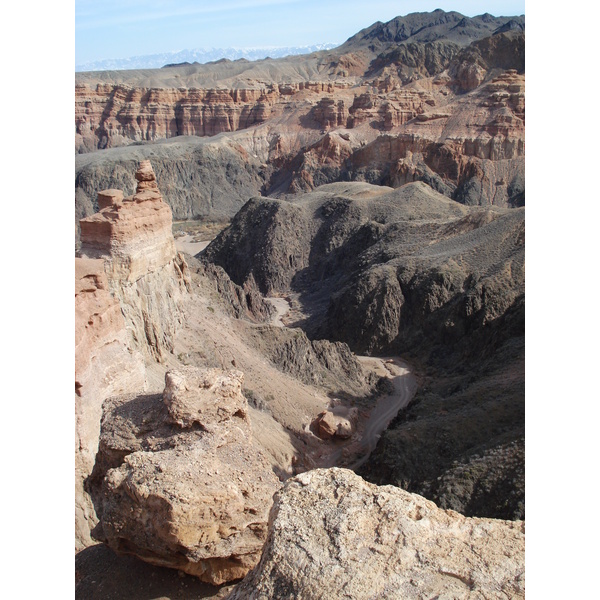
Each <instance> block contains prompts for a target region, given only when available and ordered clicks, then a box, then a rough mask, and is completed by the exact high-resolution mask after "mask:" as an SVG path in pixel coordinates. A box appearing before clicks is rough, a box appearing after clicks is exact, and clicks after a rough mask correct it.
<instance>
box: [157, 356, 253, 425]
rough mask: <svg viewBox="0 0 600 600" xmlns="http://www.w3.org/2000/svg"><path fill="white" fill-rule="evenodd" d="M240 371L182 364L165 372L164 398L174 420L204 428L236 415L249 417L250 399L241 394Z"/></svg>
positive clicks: (241, 375) (241, 377) (178, 422)
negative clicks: (196, 424)
mask: <svg viewBox="0 0 600 600" xmlns="http://www.w3.org/2000/svg"><path fill="white" fill-rule="evenodd" d="M243 381H244V374H243V373H242V372H241V371H234V370H230V371H222V370H221V369H198V368H196V367H185V366H184V367H180V368H179V369H177V370H172V371H169V372H167V374H166V375H165V391H164V392H163V400H164V403H165V405H166V406H167V409H168V411H169V416H170V418H171V420H172V422H173V423H175V424H177V425H179V426H180V427H191V426H192V425H193V424H194V423H198V424H199V425H200V426H201V427H202V428H203V429H206V430H208V429H209V428H210V427H211V426H214V425H218V424H219V423H221V422H222V421H227V420H229V419H231V418H232V417H233V416H234V415H235V416H239V417H241V418H244V419H245V418H246V415H247V410H248V402H247V400H246V398H244V396H243V395H242V382H243Z"/></svg>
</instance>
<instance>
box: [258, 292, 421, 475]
mask: <svg viewBox="0 0 600 600" xmlns="http://www.w3.org/2000/svg"><path fill="white" fill-rule="evenodd" d="M265 299H266V300H268V301H269V302H270V303H271V304H273V306H275V308H276V309H277V314H276V315H275V317H273V320H272V321H271V325H275V326H277V327H284V326H285V325H284V323H283V321H282V318H283V316H284V315H285V314H286V313H287V312H288V311H289V310H290V302H289V301H288V300H287V299H285V298H265ZM356 358H357V359H358V360H359V361H360V362H361V364H362V365H363V366H364V367H365V368H366V369H368V370H372V371H375V372H376V373H378V374H379V375H380V376H382V377H387V378H388V379H389V380H390V381H391V383H392V386H393V391H392V392H391V393H390V394H386V395H384V396H380V397H379V398H378V400H377V405H376V406H375V408H373V410H372V411H371V413H370V415H369V417H368V419H367V421H366V423H365V424H363V425H362V426H360V427H359V431H362V434H361V435H360V438H359V439H358V440H357V442H355V443H354V444H351V446H352V450H353V452H352V454H354V455H355V456H360V457H361V458H360V459H358V460H357V461H355V462H353V463H352V464H350V465H348V468H349V469H352V470H356V469H358V467H360V466H361V465H362V464H363V463H364V462H365V461H366V460H367V458H368V457H369V455H370V454H371V452H373V450H375V446H377V442H378V440H379V438H380V436H381V433H382V432H383V431H385V430H386V429H387V427H388V425H389V424H390V421H391V420H392V419H393V418H394V417H395V416H396V415H397V414H398V411H400V410H401V409H403V408H404V407H406V406H408V404H409V402H410V401H411V400H412V399H413V397H414V395H415V393H416V391H417V380H416V378H415V376H414V375H413V373H412V370H411V368H410V365H408V363H406V362H405V361H403V360H402V359H401V358H400V357H399V356H391V357H373V356H357V357H356ZM348 450H349V448H347V449H346V452H347V451H348ZM342 453H343V448H341V447H340V448H338V449H336V450H334V451H333V452H332V453H331V454H330V455H329V456H328V457H327V460H326V463H325V464H323V465H322V466H332V467H333V466H339V465H340V463H341V459H342V455H343V454H342Z"/></svg>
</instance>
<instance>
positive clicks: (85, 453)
mask: <svg viewBox="0 0 600 600" xmlns="http://www.w3.org/2000/svg"><path fill="white" fill-rule="evenodd" d="M136 178H137V181H138V190H137V192H136V194H134V195H133V196H131V197H128V198H124V196H123V192H122V191H121V190H115V189H112V190H104V191H103V192H102V193H100V194H99V195H98V205H99V207H100V212H98V213H96V214H95V215H93V216H92V217H89V218H88V219H82V221H81V227H82V247H81V252H80V253H79V257H78V258H76V259H75V266H76V270H75V273H76V279H75V283H76V289H75V308H76V339H75V349H76V354H75V410H76V415H77V421H76V440H77V447H76V475H77V476H76V530H77V535H76V545H77V547H85V546H87V545H89V544H90V543H92V541H91V538H90V533H89V532H90V529H91V527H93V526H94V525H95V521H96V517H95V514H94V511H93V508H92V506H91V502H90V500H89V496H88V494H87V491H86V490H85V480H86V478H87V477H88V476H89V475H90V473H91V472H92V467H93V465H94V460H95V457H96V452H97V449H98V438H99V434H100V417H101V414H102V403H103V401H104V400H105V399H106V398H108V397H109V396H112V395H119V394H124V393H131V392H134V391H143V390H144V389H146V388H147V387H148V374H147V372H146V367H147V365H149V364H151V363H153V362H156V361H162V360H164V359H165V357H166V355H167V354H168V353H169V352H170V350H171V349H172V347H173V336H174V334H175V331H176V329H177V326H178V324H179V321H180V309H179V306H178V304H179V303H180V302H181V299H182V296H183V294H185V293H186V285H187V278H186V269H187V266H186V264H185V261H184V260H183V258H182V257H181V256H180V255H178V254H177V253H176V252H175V245H174V240H173V234H172V233H171V210H170V208H169V207H168V205H167V204H165V203H164V202H163V201H162V198H161V195H160V192H159V191H158V187H157V184H156V179H155V176H154V172H153V171H152V167H151V165H150V163H142V164H141V165H140V168H139V169H138V171H137V173H136Z"/></svg>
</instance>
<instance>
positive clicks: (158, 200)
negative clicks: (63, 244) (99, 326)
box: [79, 161, 189, 360]
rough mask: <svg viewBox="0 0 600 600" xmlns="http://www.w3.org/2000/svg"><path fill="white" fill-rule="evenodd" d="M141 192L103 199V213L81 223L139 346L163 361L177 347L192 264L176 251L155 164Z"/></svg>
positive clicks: (88, 251) (84, 247)
mask: <svg viewBox="0 0 600 600" xmlns="http://www.w3.org/2000/svg"><path fill="white" fill-rule="evenodd" d="M135 176H136V180H137V182H138V184H137V190H136V193H135V194H133V195H132V196H129V197H126V198H124V197H123V192H122V191H120V190H114V189H111V190H104V191H102V192H100V193H99V194H98V206H99V208H100V210H99V212H98V213H96V214H94V215H92V216H91V217H87V218H85V219H81V221H80V225H81V248H80V251H79V254H80V255H81V256H84V257H87V258H102V259H103V260H104V265H105V266H104V269H105V272H106V275H107V278H108V282H109V287H110V290H111V291H112V293H113V294H114V295H115V296H116V297H118V298H119V301H120V304H121V309H122V311H123V313H124V316H125V320H126V322H127V325H128V326H129V327H130V328H131V329H132V334H133V339H134V342H135V344H136V347H137V348H138V349H139V350H140V351H141V352H143V353H144V354H146V355H149V356H150V357H152V358H153V359H157V360H162V359H164V357H165V354H166V353H168V352H170V351H171V350H172V348H173V337H174V335H175V331H176V329H177V326H178V325H179V323H180V321H181V314H180V308H179V304H180V302H181V301H182V297H183V296H184V295H185V293H186V292H187V289H188V287H189V276H188V272H187V264H186V262H185V259H184V258H183V255H181V254H179V253H177V252H176V250H175V241H174V238H173V233H172V231H171V229H172V216H171V209H170V208H169V205H168V204H166V203H165V202H164V201H163V199H162V195H161V193H160V190H159V189H158V184H157V182H156V176H155V174H154V171H153V169H152V166H151V164H150V161H142V162H141V163H140V165H139V168H138V170H137V172H136V175H135Z"/></svg>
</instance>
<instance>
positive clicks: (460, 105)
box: [75, 10, 525, 599]
mask: <svg viewBox="0 0 600 600" xmlns="http://www.w3.org/2000/svg"><path fill="white" fill-rule="evenodd" d="M524 40H525V34H524V18H523V17H500V18H496V17H492V16H491V15H487V14H486V15H480V16H478V17H473V18H468V17H464V16H463V15H460V14H459V13H454V12H449V13H446V12H444V11H441V10H437V11H434V12H433V13H414V14H412V15H407V16H406V17H398V18H396V19H394V20H392V21H390V22H388V23H376V24H374V25H372V26H371V27H368V28H367V29H364V30H363V31H361V32H359V33H358V34H356V35H355V36H353V37H352V38H350V39H349V40H348V41H347V42H346V43H345V44H343V45H342V46H340V47H338V48H335V49H332V50H327V51H322V52H317V53H313V54H311V55H306V56H292V57H286V58H284V59H277V60H271V59H267V60H264V61H255V62H248V61H244V60H240V61H226V60H224V61H217V62H215V63H211V64H207V65H189V64H187V65H180V66H178V65H174V66H169V67H165V68H163V69H156V70H145V71H135V70H132V71H120V72H119V71H106V72H97V73H77V74H76V90H75V101H76V106H75V127H76V165H75V166H76V182H75V183H76V186H75V187H76V193H75V217H76V231H75V238H76V240H75V241H76V258H75V282H76V286H75V287H76V289H75V292H76V297H75V308H76V345H75V350H76V372H75V380H76V381H75V410H76V448H75V455H76V481H75V483H76V490H75V492H76V493H75V497H76V539H75V545H76V551H77V554H76V580H77V586H76V595H77V596H78V597H80V598H82V599H83V598H98V599H100V598H102V597H105V596H103V595H102V594H103V593H105V594H106V593H107V592H106V590H110V589H112V590H113V593H117V594H118V593H122V590H118V589H116V588H115V587H114V586H124V587H125V588H126V589H129V590H130V593H131V594H132V597H135V594H136V593H137V592H134V591H133V590H134V589H139V590H142V589H146V590H147V593H155V592H154V591H152V592H151V591H150V588H149V587H147V586H149V585H151V582H150V580H149V579H148V578H149V577H150V576H151V577H152V578H156V579H154V581H155V582H157V583H158V582H159V581H161V582H165V583H164V586H165V587H164V589H163V591H162V592H161V594H162V595H163V596H164V597H173V598H174V597H190V598H191V597H215V598H224V597H228V598H231V599H234V598H289V597H306V598H325V597H333V596H335V595H336V594H339V593H341V592H340V590H343V593H344V594H346V596H347V597H351V598H370V597H390V598H396V597H398V598H401V597H402V598H424V597H432V596H435V595H438V596H440V597H441V596H445V597H446V596H447V597H469V598H471V597H472V598H480V597H485V598H505V597H511V598H522V597H524V518H525V492H524V443H525V442H524V439H525V432H524V302H525V300H524V298H525V276H524V258H525V209H524V196H525V183H524V181H525V179H524V174H525V162H524V161H525V148H524V133H525V103H524ZM194 231H196V232H198V231H202V232H203V233H202V234H198V233H195V234H190V232H194ZM174 233H175V235H174ZM98 542H101V543H102V544H103V546H100V545H98ZM106 549H110V552H114V553H115V554H110V553H109V554H107V553H106V552H109V551H108V550H106ZM140 561H141V562H140ZM100 564H102V565H106V569H104V571H103V572H102V573H101V572H100V567H99V566H98V565H100ZM95 565H96V566H95ZM148 569H149V570H148ZM169 570H172V571H173V572H174V573H177V572H179V573H180V575H179V576H178V577H179V579H180V581H179V582H178V581H177V580H175V579H173V580H172V579H170V576H169V575H168V574H163V573H164V572H168V571H169ZM126 573H130V575H126ZM150 574H151V575H150ZM126 580H129V583H126ZM191 580H193V581H194V582H195V583H190V584H189V586H188V584H186V589H187V590H188V591H187V592H186V591H185V590H184V589H183V588H181V587H179V585H182V586H183V585H184V582H185V581H191ZM169 582H171V583H169ZM173 582H174V583H173ZM128 585H129V586H130V587H129V588H128V587H127V586H128ZM160 585H162V583H161V584H160ZM111 586H112V587H111ZM199 586H200V587H199ZM188 588H189V589H188ZM102 590H104V592H102ZM140 593H145V592H140ZM182 593H183V594H184V595H183V596H181V594H182ZM187 593H189V595H186V594H187ZM194 594H195V595H194ZM378 595H379V596H378ZM106 597H108V596H106Z"/></svg>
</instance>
